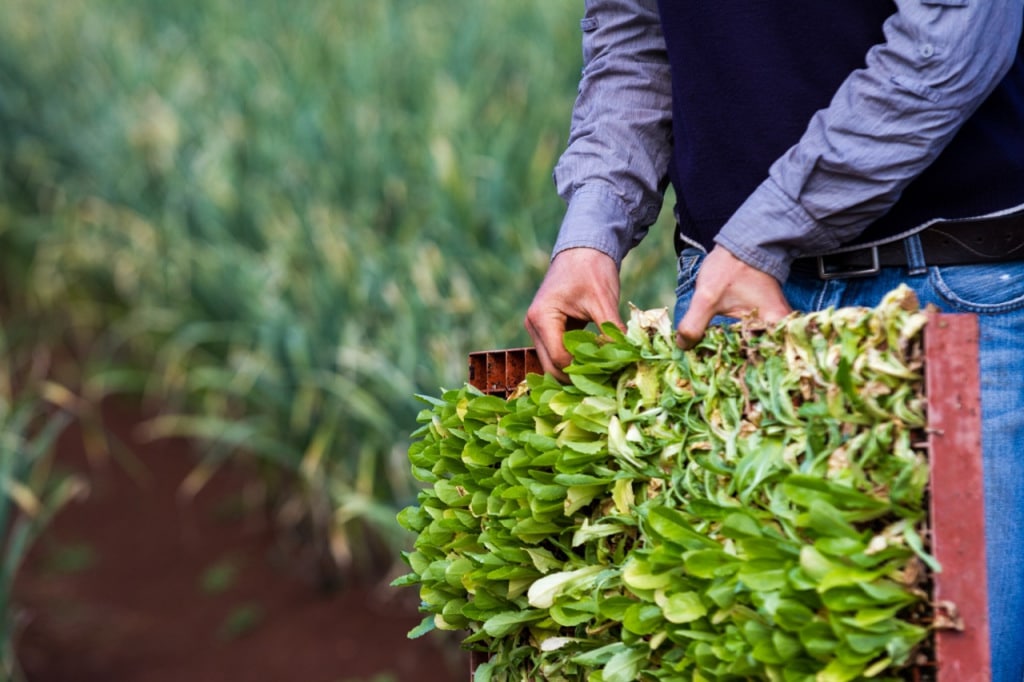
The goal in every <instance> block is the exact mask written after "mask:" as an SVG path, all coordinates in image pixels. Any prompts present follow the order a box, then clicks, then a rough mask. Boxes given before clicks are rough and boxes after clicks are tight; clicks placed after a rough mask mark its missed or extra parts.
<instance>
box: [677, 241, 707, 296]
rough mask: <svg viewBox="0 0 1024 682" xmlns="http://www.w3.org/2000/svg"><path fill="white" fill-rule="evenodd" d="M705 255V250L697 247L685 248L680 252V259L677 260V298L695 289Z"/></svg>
mask: <svg viewBox="0 0 1024 682" xmlns="http://www.w3.org/2000/svg"><path fill="white" fill-rule="evenodd" d="M704 256H705V254H704V252H703V251H701V250H700V249H695V248H685V249H683V250H682V251H680V252H679V259H678V260H677V261H676V299H680V298H682V297H683V296H686V295H688V294H689V293H690V292H692V291H693V287H694V284H696V282H697V271H698V270H700V264H701V263H703V262H704Z"/></svg>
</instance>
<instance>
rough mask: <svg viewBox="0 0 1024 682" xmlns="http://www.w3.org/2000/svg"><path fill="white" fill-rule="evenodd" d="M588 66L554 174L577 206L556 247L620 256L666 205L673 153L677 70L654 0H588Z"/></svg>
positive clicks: (585, 49) (562, 191)
mask: <svg viewBox="0 0 1024 682" xmlns="http://www.w3.org/2000/svg"><path fill="white" fill-rule="evenodd" d="M581 25H582V27H583V33H584V34H583V56H584V67H583V74H582V77H581V81H580V87H579V94H578V97H577V99H576V103H575V106H574V109H573V116H572V126H571V130H570V135H569V142H568V146H567V148H566V151H565V152H564V153H563V155H562V157H561V158H560V159H559V162H558V164H557V166H556V168H555V172H554V180H555V184H556V187H557V189H558V193H559V195H560V196H561V197H562V198H563V199H564V200H565V201H566V202H567V204H568V209H567V211H566V214H565V218H564V220H563V222H562V227H561V230H560V231H559V236H558V240H557V242H556V244H555V247H554V252H553V255H556V254H558V253H559V252H560V251H563V250H565V249H568V248H574V247H580V246H585V247H590V248H595V249H598V250H600V251H602V252H603V253H605V254H607V255H609V256H610V257H611V258H612V259H613V260H614V261H615V263H616V264H617V265H618V264H619V263H621V261H622V258H623V257H624V256H625V254H626V253H627V252H628V251H629V250H630V249H631V248H632V247H633V246H635V245H636V244H637V243H639V241H640V240H641V239H642V238H643V237H644V235H645V234H646V232H647V228H648V227H649V226H650V225H651V224H652V223H653V222H654V221H655V220H656V219H657V217H658V213H659V211H660V209H661V204H662V199H663V190H664V186H665V178H666V175H667V169H668V163H669V159H670V158H671V153H672V143H671V102H672V95H671V78H670V75H669V67H668V57H667V55H666V52H665V41H664V38H663V37H662V34H661V24H660V19H659V16H658V8H657V3H656V2H654V0H634V1H632V2H629V1H626V0H588V2H586V15H585V17H584V19H583V21H582V22H581Z"/></svg>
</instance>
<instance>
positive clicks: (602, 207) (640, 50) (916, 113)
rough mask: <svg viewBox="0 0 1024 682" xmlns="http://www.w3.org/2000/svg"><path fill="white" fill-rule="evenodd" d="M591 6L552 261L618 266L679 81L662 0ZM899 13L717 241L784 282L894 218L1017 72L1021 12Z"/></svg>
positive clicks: (908, 2) (919, 1) (560, 168)
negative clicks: (577, 254)
mask: <svg viewBox="0 0 1024 682" xmlns="http://www.w3.org/2000/svg"><path fill="white" fill-rule="evenodd" d="M678 1H679V2H683V1H685V0H678ZM585 4H586V13H585V18H584V19H583V22H582V27H583V29H584V37H583V61H584V68H583V74H582V78H581V80H580V86H579V94H578V97H577V100H576V104H575V107H574V109H573V115H572V124H571V128H570V135H569V144H568V147H567V149H566V151H565V152H564V153H563V155H562V156H561V158H560V159H559V162H558V164H557V166H556V167H555V171H554V180H555V185H556V187H557V190H558V193H559V195H560V196H561V197H562V198H563V199H564V200H565V201H566V202H567V205H568V206H567V211H566V214H565V217H564V219H563V221H562V226H561V229H560V231H559V235H558V239H557V241H556V243H555V247H554V250H553V253H552V256H554V255H557V254H558V253H559V252H561V251H563V250H565V249H569V248H574V247H589V248H595V249H597V250H599V251H602V252H603V253H605V254H607V255H609V256H610V257H612V258H613V259H614V260H615V262H616V263H617V264H620V263H621V261H622V259H623V257H624V256H625V255H626V253H628V252H629V250H630V249H631V248H633V247H634V246H635V245H636V244H638V243H639V242H640V240H641V239H643V237H644V236H645V235H646V233H647V230H648V228H649V227H650V225H651V224H652V223H653V222H654V221H655V220H656V219H657V216H658V213H659V211H660V208H661V204H662V201H663V190H664V187H665V186H666V182H667V181H666V177H667V169H668V165H669V161H670V159H671V156H672V142H671V101H672V93H671V78H670V74H669V66H668V57H667V53H666V48H665V41H664V37H663V36H662V33H661V25H660V20H659V15H658V8H657V2H656V0H631V1H630V0H588V1H587V2H586V3H585ZM895 7H896V11H895V13H894V14H892V16H890V17H889V19H888V20H887V21H886V23H885V25H884V27H883V30H884V35H885V41H884V42H883V43H880V44H878V45H876V46H874V47H872V48H871V50H870V51H869V52H868V54H867V55H866V68H864V69H859V70H857V71H854V72H852V73H851V74H850V75H849V77H847V79H846V80H845V81H844V82H843V84H842V85H841V86H840V87H839V89H838V91H837V92H836V93H835V96H834V97H833V99H832V102H831V104H830V105H829V106H828V107H827V108H826V109H823V110H821V111H819V112H817V113H816V114H815V115H814V116H813V117H812V118H811V120H810V121H808V125H807V129H806V131H805V132H804V134H803V136H802V137H801V139H800V140H799V141H798V142H797V143H796V144H794V145H793V146H792V147H791V148H790V149H789V150H788V151H787V152H786V153H785V154H783V155H782V156H781V157H780V158H779V159H778V160H776V161H775V163H774V164H773V165H772V166H771V168H770V170H769V174H768V177H767V178H765V180H764V182H762V184H761V185H760V186H759V187H758V188H757V189H756V190H755V191H754V192H753V193H752V194H751V195H750V196H749V197H748V198H747V200H746V201H745V202H744V203H743V204H742V205H741V206H740V208H739V209H738V210H737V211H736V212H735V213H734V214H733V216H732V217H731V218H730V219H729V220H728V222H727V223H726V224H725V225H724V226H723V228H722V229H721V231H720V232H719V234H718V236H717V237H716V239H715V240H716V242H717V243H719V244H721V245H722V246H724V247H725V248H727V249H728V250H729V251H730V252H732V253H733V254H734V255H736V256H737V257H739V258H740V259H741V260H743V261H744V262H746V263H748V264H749V265H752V266H754V267H756V268H758V269H760V270H762V271H764V272H767V273H769V274H771V275H773V276H775V277H776V278H777V279H779V280H780V281H785V279H786V278H787V276H788V274H789V266H790V263H791V262H792V260H793V258H795V257H797V256H800V255H805V254H816V253H824V252H827V251H831V250H834V249H836V248H838V247H840V246H841V245H842V244H843V243H844V242H848V241H849V240H851V239H853V238H855V237H856V236H857V235H858V234H860V232H861V231H863V230H864V229H865V228H866V227H867V226H868V225H869V224H870V223H871V222H872V221H874V220H875V219H877V218H878V217H880V216H881V215H882V214H884V213H885V212H886V211H887V210H888V209H889V208H890V207H891V206H892V205H893V203H895V201H896V200H897V199H898V198H899V196H900V193H901V192H902V190H903V189H904V188H905V187H906V186H907V185H908V184H909V183H910V182H911V181H912V180H913V179H914V178H915V177H916V176H917V175H918V174H920V173H921V171H923V170H924V169H925V168H926V167H927V166H928V164H930V163H931V162H932V161H933V160H934V159H935V158H936V157H937V156H938V154H939V153H940V152H941V151H942V149H943V148H944V147H945V146H946V144H947V143H948V142H949V140H950V139H952V137H953V136H954V135H955V133H956V131H957V130H958V129H959V127H960V126H961V124H962V123H963V122H964V121H965V120H967V118H969V117H970V115H971V114H972V113H973V112H974V111H975V110H976V109H977V107H978V106H979V105H980V104H981V102H982V101H983V100H984V99H985V97H986V96H987V95H988V94H989V93H990V92H991V91H992V89H993V88H994V87H995V86H996V85H997V84H998V82H999V80H1000V79H1001V78H1002V77H1003V76H1004V75H1005V73H1006V72H1007V70H1008V69H1009V68H1010V66H1011V64H1012V62H1013V58H1014V55H1015V53H1016V49H1017V45H1018V42H1019V40H1020V33H1021V20H1022V15H1024V0H897V1H896V2H895ZM892 112H899V115H898V116H894V115H892Z"/></svg>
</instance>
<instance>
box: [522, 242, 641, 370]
mask: <svg viewBox="0 0 1024 682" xmlns="http://www.w3.org/2000/svg"><path fill="white" fill-rule="evenodd" d="M607 321H611V322H614V323H615V324H616V325H617V326H619V327H624V325H623V323H622V319H621V318H620V317H619V269H618V268H617V267H616V266H615V261H614V260H612V258H611V257H610V256H607V255H606V254H604V253H602V252H600V251H597V250H596V249H589V248H575V249H567V250H565V251H562V252H561V253H559V254H558V255H557V256H555V258H554V259H553V260H552V261H551V265H550V266H549V267H548V272H547V275H545V276H544V281H543V282H541V285H540V288H539V289H538V290H537V293H536V295H535V296H534V297H533V302H532V303H531V304H530V307H529V309H528V310H527V311H526V320H525V326H526V331H528V332H529V333H530V337H531V338H532V339H533V343H534V345H535V346H536V348H537V356H538V358H539V359H540V363H541V366H542V367H543V368H544V371H545V372H550V373H551V374H553V375H555V376H556V377H557V378H558V379H559V380H560V381H563V382H565V381H568V380H569V377H568V376H566V374H565V373H564V372H563V371H562V368H564V367H565V366H566V365H568V364H569V362H570V361H571V360H572V358H571V356H570V355H569V352H568V351H567V350H565V345H564V344H563V342H562V336H563V335H564V334H565V332H566V331H568V330H570V329H582V328H583V327H585V326H587V323H588V322H594V323H597V324H600V323H603V322H607Z"/></svg>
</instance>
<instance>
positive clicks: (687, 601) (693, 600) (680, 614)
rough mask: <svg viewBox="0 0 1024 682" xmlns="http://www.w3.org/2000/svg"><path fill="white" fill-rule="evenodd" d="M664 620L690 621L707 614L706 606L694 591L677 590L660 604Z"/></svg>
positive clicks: (679, 622) (673, 621) (680, 622)
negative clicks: (677, 591)
mask: <svg viewBox="0 0 1024 682" xmlns="http://www.w3.org/2000/svg"><path fill="white" fill-rule="evenodd" d="M661 610H662V613H664V615H665V620H667V621H669V622H670V623H676V624H682V623H690V622H693V621H695V620H697V619H698V618H703V617H704V616H705V615H707V612H708V610H707V607H706V606H704V602H703V601H702V600H701V598H700V595H699V594H698V593H696V592H679V593H676V594H672V595H670V596H669V597H668V598H667V599H666V600H665V602H664V603H663V604H661Z"/></svg>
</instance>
